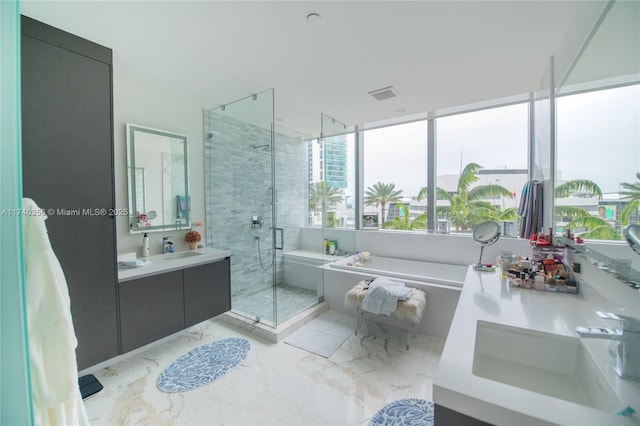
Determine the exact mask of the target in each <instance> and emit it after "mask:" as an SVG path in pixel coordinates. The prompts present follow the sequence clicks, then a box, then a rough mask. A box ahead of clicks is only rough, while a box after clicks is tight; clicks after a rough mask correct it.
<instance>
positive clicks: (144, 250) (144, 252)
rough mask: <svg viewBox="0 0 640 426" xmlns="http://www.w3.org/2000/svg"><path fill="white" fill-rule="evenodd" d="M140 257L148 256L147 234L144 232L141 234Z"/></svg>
mask: <svg viewBox="0 0 640 426" xmlns="http://www.w3.org/2000/svg"><path fill="white" fill-rule="evenodd" d="M142 257H145V258H146V257H149V235H148V234H147V233H146V232H145V233H144V235H143V236H142Z"/></svg>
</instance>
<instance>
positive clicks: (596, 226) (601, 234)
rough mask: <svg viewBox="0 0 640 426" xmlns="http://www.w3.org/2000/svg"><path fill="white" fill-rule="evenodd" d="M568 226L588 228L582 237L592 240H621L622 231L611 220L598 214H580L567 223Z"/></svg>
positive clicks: (571, 227)
mask: <svg viewBox="0 0 640 426" xmlns="http://www.w3.org/2000/svg"><path fill="white" fill-rule="evenodd" d="M565 227H566V228H570V229H578V228H587V229H588V231H586V232H583V233H581V234H580V236H581V237H582V238H587V239H590V240H621V239H622V236H621V235H620V232H618V231H617V230H616V228H614V227H613V226H611V224H610V223H609V222H607V221H606V220H604V219H600V218H599V217H597V216H591V215H590V214H587V216H580V217H577V218H575V219H573V220H572V221H571V222H569V223H567V224H566V225H565Z"/></svg>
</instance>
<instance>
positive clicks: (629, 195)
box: [620, 173, 640, 227]
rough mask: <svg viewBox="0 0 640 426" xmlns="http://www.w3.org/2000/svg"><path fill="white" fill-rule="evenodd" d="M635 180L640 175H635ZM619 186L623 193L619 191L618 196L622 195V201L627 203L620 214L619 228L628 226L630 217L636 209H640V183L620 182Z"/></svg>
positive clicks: (639, 178)
mask: <svg viewBox="0 0 640 426" xmlns="http://www.w3.org/2000/svg"><path fill="white" fill-rule="evenodd" d="M636 179H638V180H640V173H636ZM620 186H621V187H623V188H624V189H625V190H624V191H620V195H622V198H623V199H624V200H628V202H629V203H628V204H627V205H626V206H625V207H624V209H622V211H621V212H620V226H621V227H623V226H626V225H628V224H629V220H630V219H631V215H634V214H636V213H637V212H638V207H640V182H636V183H627V182H622V183H620Z"/></svg>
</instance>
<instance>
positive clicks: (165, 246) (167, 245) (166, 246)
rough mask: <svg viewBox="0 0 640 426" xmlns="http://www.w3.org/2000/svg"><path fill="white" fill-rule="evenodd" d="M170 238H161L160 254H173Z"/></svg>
mask: <svg viewBox="0 0 640 426" xmlns="http://www.w3.org/2000/svg"><path fill="white" fill-rule="evenodd" d="M171 238H172V237H162V252H163V253H173V241H172V240H171Z"/></svg>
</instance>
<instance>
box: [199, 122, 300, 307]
mask: <svg viewBox="0 0 640 426" xmlns="http://www.w3.org/2000/svg"><path fill="white" fill-rule="evenodd" d="M204 121H205V136H206V137H205V143H204V153H205V177H206V178H205V197H206V203H205V206H206V207H205V210H206V211H205V214H206V227H207V228H206V233H207V244H208V245H209V246H210V247H216V248H220V249H227V250H230V251H231V252H232V253H233V256H232V257H231V286H232V292H233V294H234V296H236V295H239V294H245V293H246V294H250V293H253V292H255V291H259V290H260V289H264V288H266V287H271V286H272V270H271V269H269V270H267V271H264V270H263V269H262V268H261V267H260V259H259V257H258V241H257V240H256V238H255V237H256V236H259V237H260V248H261V253H262V262H263V264H264V265H265V266H267V265H269V264H270V262H271V253H272V249H271V247H272V239H271V238H272V236H271V232H270V229H269V228H270V227H271V226H272V220H271V219H272V210H271V207H272V206H271V191H272V190H271V153H270V152H269V151H268V150H266V151H263V150H262V149H254V146H256V145H258V146H259V145H267V144H270V143H271V138H270V132H269V130H268V129H264V128H260V127H258V126H255V125H253V124H251V123H247V122H243V121H238V120H235V119H232V118H229V117H225V116H222V115H220V114H218V113H205V117H204ZM209 135H211V137H208V136H209ZM275 145H276V159H277V160H276V161H277V166H276V171H275V173H276V188H277V189H276V192H277V213H278V220H277V226H278V227H280V228H284V241H285V244H284V250H283V251H282V252H286V251H290V250H295V249H296V248H297V247H298V244H299V240H300V228H301V227H302V226H303V224H304V218H305V217H306V216H305V211H306V210H305V208H306V205H307V199H308V195H307V194H308V183H307V170H306V169H307V147H306V143H304V142H303V141H302V139H301V138H300V137H290V136H286V135H284V134H283V133H282V132H278V131H277V132H276V142H275ZM256 215H257V216H262V217H263V219H264V225H263V227H262V228H260V229H253V228H252V227H251V217H252V216H256ZM282 252H281V251H277V260H276V266H277V269H276V270H277V271H278V276H277V282H279V283H281V282H282V281H283V276H282V271H283V268H282Z"/></svg>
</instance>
